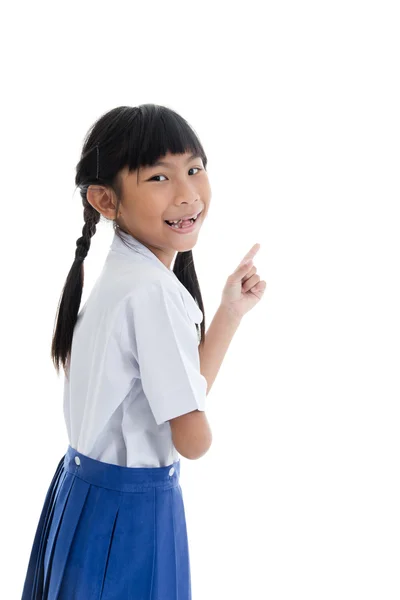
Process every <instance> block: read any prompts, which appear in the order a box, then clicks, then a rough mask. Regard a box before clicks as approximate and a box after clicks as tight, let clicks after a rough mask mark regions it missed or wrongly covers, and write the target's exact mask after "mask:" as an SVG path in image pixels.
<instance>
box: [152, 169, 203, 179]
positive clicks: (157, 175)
mask: <svg viewBox="0 0 400 600" xmlns="http://www.w3.org/2000/svg"><path fill="white" fill-rule="evenodd" d="M193 169H197V170H198V171H202V170H203V169H201V168H200V167H190V169H189V171H193ZM156 177H165V175H154V176H153V177H151V178H150V179H148V180H147V181H154V180H155V178H156Z"/></svg>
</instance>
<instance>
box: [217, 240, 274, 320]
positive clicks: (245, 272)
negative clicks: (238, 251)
mask: <svg viewBox="0 0 400 600" xmlns="http://www.w3.org/2000/svg"><path fill="white" fill-rule="evenodd" d="M259 249H260V244H254V246H253V247H252V248H251V250H249V252H248V253H247V254H246V255H245V257H244V258H243V260H242V261H241V262H240V264H239V266H238V267H237V269H235V271H234V272H233V273H232V274H231V275H229V277H228V279H227V282H226V285H225V287H224V289H223V292H222V301H221V306H224V307H226V308H227V309H229V311H230V312H231V313H233V314H234V315H235V316H237V317H239V318H240V319H241V318H242V317H243V315H245V314H246V313H247V312H248V311H249V310H251V309H252V308H253V307H254V306H255V305H256V304H257V303H258V302H259V301H260V300H261V298H262V297H263V293H264V292H265V288H266V287H267V283H266V281H263V280H262V281H260V276H259V275H256V271H257V268H256V267H255V266H254V265H253V258H254V257H255V255H256V254H257V252H258V251H259ZM246 261H250V262H249V263H248V264H246Z"/></svg>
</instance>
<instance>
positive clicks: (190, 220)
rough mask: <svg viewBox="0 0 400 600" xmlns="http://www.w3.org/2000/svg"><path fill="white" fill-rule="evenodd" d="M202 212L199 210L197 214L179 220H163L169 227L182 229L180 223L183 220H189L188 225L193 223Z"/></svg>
mask: <svg viewBox="0 0 400 600" xmlns="http://www.w3.org/2000/svg"><path fill="white" fill-rule="evenodd" d="M202 212H203V211H200V212H199V213H197V216H196V217H194V218H193V219H180V220H179V221H164V223H166V224H167V225H169V226H170V227H174V228H175V229H182V223H183V222H184V221H189V222H190V225H193V223H195V222H196V221H197V219H198V218H199V216H200V215H201V213H202Z"/></svg>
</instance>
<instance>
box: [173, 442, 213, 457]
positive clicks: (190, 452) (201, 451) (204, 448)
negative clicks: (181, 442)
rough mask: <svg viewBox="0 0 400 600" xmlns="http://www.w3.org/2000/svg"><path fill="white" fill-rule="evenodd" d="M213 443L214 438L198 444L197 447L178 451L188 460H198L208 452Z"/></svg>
mask: <svg viewBox="0 0 400 600" xmlns="http://www.w3.org/2000/svg"><path fill="white" fill-rule="evenodd" d="M211 444H212V440H210V441H207V442H206V443H205V444H202V445H198V446H196V447H195V448H190V449H186V451H185V453H183V452H180V451H179V450H178V452H179V454H181V455H182V456H183V457H184V458H187V459H188V460H198V459H199V458H202V457H203V456H204V455H205V454H207V452H208V451H209V449H210V448H211Z"/></svg>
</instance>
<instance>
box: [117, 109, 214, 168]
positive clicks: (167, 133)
mask: <svg viewBox="0 0 400 600" xmlns="http://www.w3.org/2000/svg"><path fill="white" fill-rule="evenodd" d="M139 110H140V115H138V117H139V119H138V120H137V121H136V123H135V125H136V127H135V130H136V131H135V132H134V135H133V136H130V138H131V141H132V142H133V143H132V144H130V146H129V153H128V160H127V163H128V168H129V170H130V171H132V170H136V169H139V168H140V167H149V166H150V167H151V166H152V165H153V164H154V163H156V162H157V161H158V160H160V159H161V158H162V157H164V156H165V155H166V154H167V153H168V152H170V153H171V154H184V153H185V152H189V153H193V154H194V155H196V156H200V158H201V159H202V161H203V164H204V167H205V168H206V167H207V157H206V155H205V152H204V149H203V146H202V145H201V143H200V140H199V138H198V136H197V135H196V133H195V131H194V130H193V129H192V128H191V126H190V125H189V123H188V122H187V121H186V120H185V119H184V118H183V117H181V116H180V115H178V114H177V113H176V112H174V111H173V110H171V109H169V108H166V107H164V106H158V105H154V104H151V105H149V104H145V105H141V106H140V107H139ZM140 117H141V118H140ZM138 121H140V127H139V126H138V125H139V123H138ZM132 138H133V139H132Z"/></svg>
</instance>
